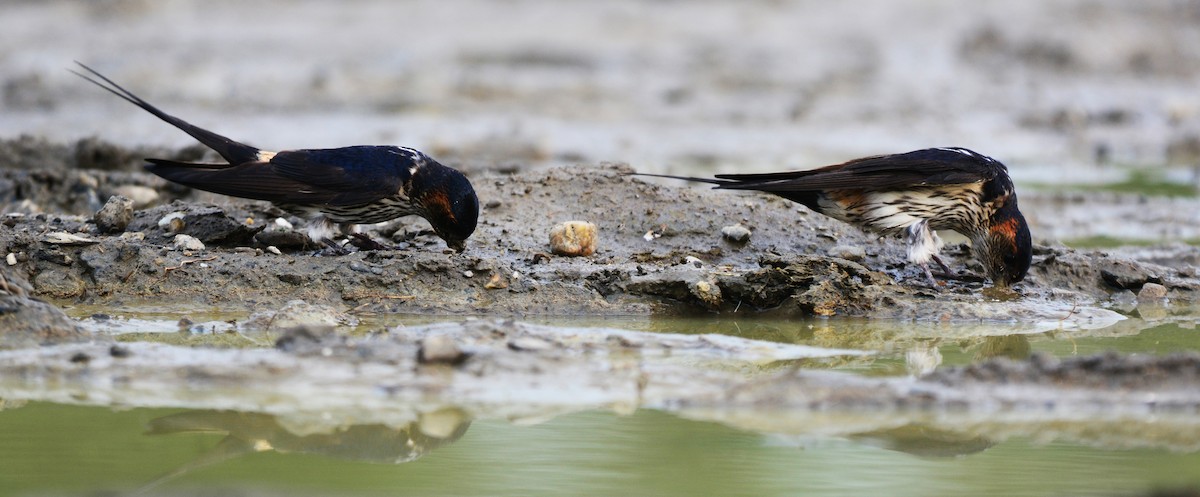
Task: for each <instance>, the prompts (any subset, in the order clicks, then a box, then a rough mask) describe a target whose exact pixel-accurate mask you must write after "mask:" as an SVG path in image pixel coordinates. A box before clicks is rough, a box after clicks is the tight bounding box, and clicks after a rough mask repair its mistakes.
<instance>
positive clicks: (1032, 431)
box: [0, 307, 1200, 495]
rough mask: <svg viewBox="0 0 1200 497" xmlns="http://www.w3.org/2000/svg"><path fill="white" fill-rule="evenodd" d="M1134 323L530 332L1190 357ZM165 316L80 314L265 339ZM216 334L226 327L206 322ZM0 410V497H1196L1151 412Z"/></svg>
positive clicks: (1170, 438) (899, 349) (867, 365)
mask: <svg viewBox="0 0 1200 497" xmlns="http://www.w3.org/2000/svg"><path fill="white" fill-rule="evenodd" d="M68 311H69V312H72V313H73V314H74V315H75V316H77V317H84V316H90V315H92V314H94V313H95V310H93V309H88V308H85V307H76V308H71V309H68ZM1138 314H1139V313H1138V312H1137V311H1134V312H1133V313H1132V316H1131V318H1130V319H1127V320H1125V321H1121V322H1120V323H1118V324H1116V325H1113V326H1109V327H1107V328H1101V329H1097V330H1086V331H1080V330H1076V331H1070V332H1067V331H1049V332H1040V333H1030V334H1020V335H1002V334H1001V335H989V332H988V331H987V330H988V329H989V327H988V326H987V325H981V324H979V323H974V324H959V325H949V324H937V325H932V324H929V323H907V322H887V321H865V320H849V319H835V320H830V319H811V320H775V319H746V318H738V319H734V318H729V317H725V316H716V315H714V316H702V317H695V318H662V317H654V318H647V317H625V318H605V319H596V318H583V319H580V318H543V319H535V320H532V321H534V322H539V323H541V324H549V325H557V326H572V327H580V326H603V327H610V328H625V329H634V330H645V331H658V332H679V333H713V332H720V333H725V334H729V335H736V336H742V337H746V338H756V339H762V340H772V341H779V342H787V343H798V344H805V345H817V346H826V347H832V346H836V347H853V348H860V349H868V350H874V351H876V352H877V354H876V355H875V356H873V357H864V358H849V359H840V360H814V361H805V362H804V363H803V365H804V366H806V367H827V368H836V369H842V370H849V371H856V372H860V373H862V374H868V375H904V374H909V373H913V372H919V371H927V370H929V369H931V368H934V367H938V366H945V365H953V364H966V363H970V362H972V361H976V360H979V359H981V358H985V357H993V356H998V355H1005V356H1011V357H1026V356H1028V355H1029V354H1030V353H1032V352H1037V351H1040V352H1046V353H1050V354H1053V355H1056V356H1070V355H1084V354H1092V353H1096V352H1101V351H1105V350H1117V351H1120V352H1123V353H1148V354H1165V353H1169V352H1174V351H1181V350H1200V332H1198V331H1197V330H1195V329H1194V326H1195V323H1196V320H1195V318H1194V317H1189V315H1191V314H1189V315H1171V314H1172V313H1166V314H1165V315H1151V314H1150V313H1149V312H1146V313H1144V314H1146V315H1147V317H1146V318H1145V319H1144V318H1143V317H1139V316H1138ZM177 316H179V314H178V313H174V310H172V311H171V312H161V311H159V312H153V313H141V312H138V311H137V309H133V308H130V309H124V310H122V312H119V313H117V312H114V313H113V314H112V315H111V316H109V318H107V319H100V320H94V319H93V320H89V322H90V323H91V324H92V325H93V326H97V327H98V329H102V330H105V331H107V332H110V333H116V334H121V333H126V335H125V337H126V338H137V339H139V340H145V339H151V340H156V339H161V340H163V341H168V342H173V341H176V340H180V339H182V341H183V342H185V343H186V342H188V341H189V340H199V343H205V338H206V337H214V336H217V337H220V336H227V337H228V336H231V337H234V340H235V343H225V344H231V345H235V346H258V345H264V344H270V343H271V340H270V337H269V336H259V337H256V338H253V339H242V338H239V337H241V334H240V333H236V332H234V331H233V330H234V327H235V325H234V324H230V323H228V321H237V320H241V319H244V318H245V316H230V315H223V314H221V313H219V312H213V311H201V312H193V313H189V314H188V316H189V317H190V318H191V319H192V320H193V321H195V322H207V323H212V324H211V328H208V329H207V330H208V331H206V328H204V327H203V326H201V327H196V326H195V324H194V323H193V325H191V326H190V327H189V326H183V327H181V326H180V325H179V324H178V322H177V319H178V318H177ZM202 320H204V321H202ZM433 321H438V319H435V318H430V317H415V316H387V317H378V316H364V317H362V319H361V320H360V323H359V324H358V325H357V329H356V332H363V333H365V332H366V331H368V330H371V329H376V330H377V329H379V328H381V327H384V326H399V325H404V326H415V325H419V324H423V323H428V322H433ZM130 323H132V328H130V327H129V326H130ZM221 323H225V324H226V325H227V326H229V329H226V330H221V329H219V328H220V326H219V325H220V324H221ZM131 329H132V331H130V330H131ZM991 329H992V330H993V332H994V331H995V330H1003V329H1004V326H1003V325H994V326H993V327H992V328H991ZM947 336H952V337H955V338H945V337H947ZM939 337H940V338H939ZM237 340H242V342H236V341H237ZM193 343H196V342H193ZM789 366H790V364H786V363H785V364H777V365H776V367H789ZM0 405H3V406H4V407H5V409H3V410H0V468H2V469H0V495H44V494H63V493H65V494H68V495H70V494H79V493H89V492H93V491H97V490H99V491H116V492H126V491H132V490H135V489H142V490H147V491H152V492H151V493H161V494H168V495H173V494H180V493H187V494H191V493H197V492H201V489H210V488H212V486H214V485H215V486H217V487H219V488H222V489H228V490H230V491H233V490H237V491H239V492H243V493H244V492H250V494H251V495H257V494H265V495H283V494H288V495H292V494H296V493H299V494H301V495H327V494H334V495H385V494H386V495H394V494H397V493H404V494H414V495H431V494H435V495H442V494H452V495H506V494H507V495H572V494H580V495H611V494H627V495H628V494H634V495H703V494H707V495H795V494H799V493H803V494H812V495H845V494H846V493H847V492H849V493H851V494H888V495H963V494H985V495H1064V494H1069V495H1133V494H1140V493H1146V492H1148V491H1150V490H1152V489H1161V488H1197V487H1200V471H1197V470H1196V468H1200V452H1198V451H1197V447H1200V445H1197V443H1196V441H1197V440H1200V437H1198V436H1197V435H1198V434H1197V433H1195V432H1196V428H1195V423H1189V422H1187V421H1186V420H1185V421H1184V422H1182V423H1179V422H1178V420H1174V421H1172V420H1169V419H1166V418H1164V419H1163V420H1162V422H1161V424H1162V428H1163V429H1164V430H1166V431H1168V432H1169V433H1167V434H1166V435H1164V434H1163V433H1155V432H1156V431H1161V430H1156V429H1155V424H1156V421H1154V420H1149V421H1147V420H1139V422H1140V423H1144V424H1139V425H1138V426H1139V427H1142V428H1139V429H1138V430H1134V431H1135V433H1133V434H1129V433H1124V431H1125V430H1121V429H1120V427H1121V426H1122V421H1121V420H1087V421H1081V422H1073V421H1062V420H1061V419H1059V420H1050V421H1044V422H1039V421H1038V420H1037V415H1036V413H1032V414H1031V415H1030V419H1028V420H1019V421H1015V422H1014V421H1013V420H1012V419H1007V420H1003V421H997V422H996V423H994V424H989V423H990V422H991V421H992V420H983V421H980V420H967V421H962V422H959V423H958V424H957V425H955V423H953V422H950V423H948V424H949V425H951V426H961V427H962V428H961V429H956V430H947V429H943V428H931V427H930V426H929V425H926V424H924V423H923V422H922V421H921V420H920V419H916V418H904V419H900V418H898V417H897V418H896V419H892V418H889V416H896V415H894V414H874V413H863V414H861V415H854V416H852V418H853V419H851V418H850V417H848V418H845V419H839V418H836V417H833V418H830V417H828V416H825V417H822V416H820V415H815V416H814V415H811V414H803V413H789V412H780V413H774V414H772V413H760V412H756V413H741V414H740V415H738V413H733V414H732V415H723V414H722V413H716V414H713V413H705V412H687V411H681V412H680V413H678V414H672V413H666V412H660V411H653V410H645V409H643V410H638V411H635V412H633V413H632V414H629V415H619V414H614V413H612V412H601V411H584V412H574V413H565V414H558V415H555V414H548V415H546V416H545V417H544V418H536V419H517V420H503V419H481V420H470V419H466V418H465V417H463V415H462V414H461V413H457V412H441V413H440V414H439V415H437V416H433V417H432V419H423V420H422V421H421V422H419V423H413V424H410V425H407V426H400V427H385V426H379V425H372V426H343V427H342V428H339V429H338V430H337V431H335V432H333V433H330V432H328V429H329V428H328V425H321V426H316V427H314V426H312V425H308V424H305V423H299V422H297V421H295V420H287V419H276V418H274V417H272V416H269V415H263V414H256V413H250V412H246V413H236V412H219V411H187V410H180V409H148V408H136V409H128V410H123V409H119V408H112V407H88V406H69V405H59V404H52V403H42V402H32V403H28V404H23V403H19V402H17V403H9V404H0ZM248 409H251V410H252V407H250V408H248ZM725 414H729V413H725ZM806 416H808V417H806ZM712 420H723V422H716V421H712ZM939 421H943V422H944V421H945V419H944V417H943V418H941V419H939ZM1171 423H1175V424H1171ZM945 425H946V423H943V426H945ZM1175 427H1182V428H1175ZM1143 429H1144V430H1145V431H1144V432H1142V431H1140V430H1143ZM1171 430H1182V431H1178V432H1177V433H1175V434H1174V435H1173V434H1171V433H1170V431H1171Z"/></svg>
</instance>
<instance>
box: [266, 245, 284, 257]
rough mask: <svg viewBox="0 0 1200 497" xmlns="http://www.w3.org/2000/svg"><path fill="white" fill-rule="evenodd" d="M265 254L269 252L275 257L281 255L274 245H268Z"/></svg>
mask: <svg viewBox="0 0 1200 497" xmlns="http://www.w3.org/2000/svg"><path fill="white" fill-rule="evenodd" d="M267 252H270V253H272V254H275V255H283V252H280V251H279V247H276V246H274V245H268V246H267Z"/></svg>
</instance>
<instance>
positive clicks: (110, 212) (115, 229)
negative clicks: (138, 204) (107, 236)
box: [93, 195, 133, 233]
mask: <svg viewBox="0 0 1200 497" xmlns="http://www.w3.org/2000/svg"><path fill="white" fill-rule="evenodd" d="M93 219H94V220H95V221H96V227H97V228H100V231H101V232H102V233H120V232H122V231H125V227H126V226H129V222H130V221H133V200H130V199H129V198H127V197H122V196H120V195H113V196H111V197H108V202H105V203H104V207H101V208H100V210H99V211H96V215H95V216H93Z"/></svg>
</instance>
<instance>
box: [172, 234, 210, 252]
mask: <svg viewBox="0 0 1200 497" xmlns="http://www.w3.org/2000/svg"><path fill="white" fill-rule="evenodd" d="M175 250H192V251H199V250H204V242H201V241H200V240H197V239H196V237H194V236H190V235H185V234H182V233H180V234H178V235H175Z"/></svg>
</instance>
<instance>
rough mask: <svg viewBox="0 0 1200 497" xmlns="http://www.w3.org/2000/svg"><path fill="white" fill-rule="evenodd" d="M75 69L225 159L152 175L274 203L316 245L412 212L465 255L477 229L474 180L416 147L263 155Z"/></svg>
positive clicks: (167, 163) (171, 165)
mask: <svg viewBox="0 0 1200 497" xmlns="http://www.w3.org/2000/svg"><path fill="white" fill-rule="evenodd" d="M77 64H79V67H81V68H83V70H85V71H87V73H88V74H84V73H80V72H77V71H71V72H73V73H75V74H76V75H78V76H79V77H81V78H83V79H86V80H88V81H90V82H91V83H93V84H95V85H97V86H99V87H101V88H103V89H105V90H108V91H109V92H110V93H112V94H114V95H116V96H118V97H121V98H122V99H124V100H126V101H128V102H129V103H132V104H134V105H136V106H138V107H141V108H142V109H143V110H145V111H146V112H149V113H151V114H153V115H154V116H156V117H158V118H159V119H162V120H163V121H166V122H167V123H169V124H171V125H172V126H175V127H176V128H179V129H180V130H183V132H185V133H187V134H189V135H191V136H192V137H193V138H195V139H197V140H199V141H200V143H203V144H204V145H205V146H206V147H208V148H211V149H212V150H213V151H215V152H217V153H218V154H220V156H221V157H222V158H223V159H225V161H226V162H227V163H224V164H197V163H188V162H177V161H172V160H166V159H146V161H147V162H149V164H147V165H146V169H147V170H148V171H150V172H152V173H154V174H157V175H159V176H161V177H163V178H165V179H167V180H169V181H173V182H175V183H179V184H182V185H185V186H189V187H192V188H196V189H200V190H205V191H209V192H213V193H219V194H222V195H229V196H233V197H241V198H248V199H255V200H266V201H269V202H271V203H273V204H275V205H276V206H279V207H280V208H281V209H283V210H285V211H287V212H290V213H292V214H294V215H296V216H299V217H302V218H305V219H307V220H309V236H310V237H311V238H312V239H313V240H316V241H324V242H330V240H331V237H333V236H336V235H337V234H340V233H342V232H344V231H345V230H346V229H347V228H350V227H352V226H353V225H356V224H373V223H381V222H384V221H390V220H392V219H396V218H398V217H401V216H407V215H417V216H421V217H423V218H425V219H426V220H428V221H429V224H430V225H432V226H433V231H434V232H435V233H437V236H438V237H440V238H441V239H442V240H444V241H445V242H446V245H447V246H449V247H450V248H453V249H454V250H457V251H459V252H461V251H462V250H463V249H464V248H465V242H466V239H467V238H468V237H470V236H471V233H473V232H474V231H475V224H476V222H477V220H478V218H479V198H478V197H476V196H475V189H474V188H473V187H472V186H471V182H470V181H468V180H467V178H466V176H463V174H462V173H461V172H459V171H458V170H455V169H452V168H449V167H446V166H443V165H442V164H439V163H438V162H437V161H435V160H433V159H432V158H430V157H429V156H427V155H425V154H423V153H421V152H419V151H417V150H414V149H411V148H407V147H394V146H353V147H342V148H330V149H299V150H285V151H281V152H269V151H266V150H261V149H258V148H256V147H253V146H250V145H247V144H245V143H241V142H238V141H234V140H231V139H229V138H226V137H224V136H221V135H218V134H216V133H213V132H212V131H208V130H206V129H203V128H200V127H197V126H194V125H192V124H190V123H188V122H186V121H184V120H183V119H179V118H177V117H175V116H172V115H170V114H167V113H165V112H163V111H161V110H159V109H158V108H157V107H155V106H153V105H150V104H149V103H148V102H146V101H145V100H142V99H141V98H139V97H138V96H137V95H134V94H133V93H131V92H130V91H129V90H126V89H125V88H123V87H121V85H118V84H117V83H115V82H113V81H112V80H111V79H108V78H107V77H105V76H104V75H102V74H100V73H99V72H96V71H95V70H94V69H92V68H90V67H88V66H86V65H83V64H82V63H78V62H77ZM330 243H331V242H330ZM371 245H372V246H378V244H371Z"/></svg>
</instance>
